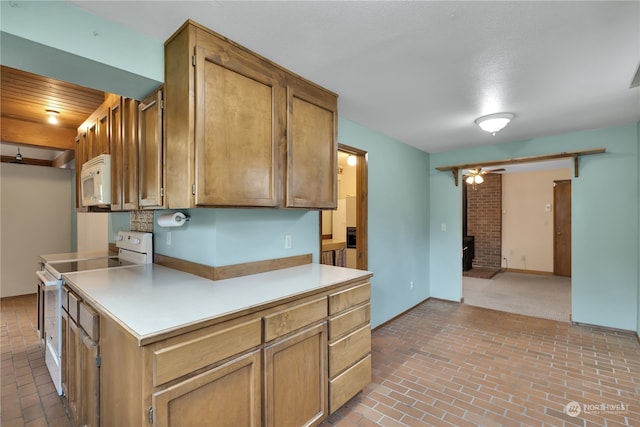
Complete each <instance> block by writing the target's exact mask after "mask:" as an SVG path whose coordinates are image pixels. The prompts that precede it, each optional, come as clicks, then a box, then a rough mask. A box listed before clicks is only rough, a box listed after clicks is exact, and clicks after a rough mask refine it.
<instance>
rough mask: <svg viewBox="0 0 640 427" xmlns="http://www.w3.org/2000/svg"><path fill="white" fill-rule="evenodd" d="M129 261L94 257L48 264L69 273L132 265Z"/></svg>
mask: <svg viewBox="0 0 640 427" xmlns="http://www.w3.org/2000/svg"><path fill="white" fill-rule="evenodd" d="M134 264H135V263H133V262H131V261H126V260H123V259H120V258H95V259H85V260H80V261H68V262H56V263H51V264H50V266H51V268H53V269H54V270H55V271H56V272H58V273H59V274H64V273H71V272H74V271H86V270H97V269H102V268H111V267H124V266H128V265H134Z"/></svg>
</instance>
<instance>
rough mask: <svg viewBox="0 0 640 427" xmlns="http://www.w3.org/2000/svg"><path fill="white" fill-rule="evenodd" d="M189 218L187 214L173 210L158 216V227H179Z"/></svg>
mask: <svg viewBox="0 0 640 427" xmlns="http://www.w3.org/2000/svg"><path fill="white" fill-rule="evenodd" d="M190 219H191V217H190V216H189V215H188V214H185V213H183V212H173V213H170V214H164V215H160V217H158V225H159V226H160V227H181V226H183V225H184V223H185V222H187V221H189V220H190Z"/></svg>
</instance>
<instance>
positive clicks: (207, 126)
mask: <svg viewBox="0 0 640 427" xmlns="http://www.w3.org/2000/svg"><path fill="white" fill-rule="evenodd" d="M220 50H224V52H220ZM275 73H276V69H275V68H274V67H272V66H271V65H270V64H268V63H266V62H264V61H262V60H260V59H259V58H257V57H253V56H249V55H248V54H246V52H242V51H239V50H238V51H236V50H235V49H234V48H233V46H231V45H224V46H217V50H207V49H205V48H204V47H196V69H195V94H196V95H195V103H196V104H195V105H196V109H195V116H196V117H195V161H196V168H195V173H196V192H195V204H196V205H202V206H206V205H208V206H276V205H277V204H278V196H279V193H278V188H277V183H278V182H279V180H278V171H279V167H278V153H279V149H278V145H279V138H280V137H279V135H280V133H279V131H278V129H279V126H280V119H279V114H280V111H281V108H278V104H279V103H281V102H284V98H283V95H282V94H283V92H282V89H281V87H280V86H279V85H278V83H277V76H276V74H275Z"/></svg>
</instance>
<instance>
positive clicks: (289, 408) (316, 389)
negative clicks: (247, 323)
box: [264, 322, 328, 427]
mask: <svg viewBox="0 0 640 427" xmlns="http://www.w3.org/2000/svg"><path fill="white" fill-rule="evenodd" d="M264 352H265V355H264V357H265V388H264V393H265V396H264V401H265V425H266V426H272V427H279V426H311V425H317V424H319V423H320V422H321V421H322V420H323V419H324V418H325V417H326V415H327V382H328V380H327V324H326V322H325V323H322V324H320V325H317V326H313V327H310V328H307V329H304V330H303V331H302V332H299V333H298V334H296V335H293V336H292V337H289V338H286V339H283V340H280V341H276V342H275V343H274V344H272V345H271V346H269V347H267V348H265V350H264Z"/></svg>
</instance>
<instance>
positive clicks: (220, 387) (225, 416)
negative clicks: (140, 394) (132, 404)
mask: <svg viewBox="0 0 640 427" xmlns="http://www.w3.org/2000/svg"><path fill="white" fill-rule="evenodd" d="M260 371H261V367H260V351H259V350H257V351H254V352H252V353H249V354H247V355H245V356H241V357H238V358H236V359H234V360H232V361H231V362H228V363H226V364H224V365H222V366H219V367H217V368H214V369H211V370H208V371H205V372H203V373H201V374H199V375H196V376H195V377H192V378H189V379H188V380H186V381H182V382H180V383H178V384H176V385H173V386H171V387H169V388H167V389H165V390H162V391H160V392H157V393H155V394H153V397H152V405H153V408H154V411H153V420H154V425H155V426H156V427H177V426H180V427H190V426H193V427H200V426H203V425H215V426H216V427H243V426H247V427H249V426H255V427H257V426H260V421H261V402H260Z"/></svg>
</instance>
